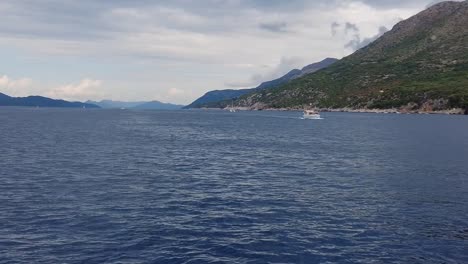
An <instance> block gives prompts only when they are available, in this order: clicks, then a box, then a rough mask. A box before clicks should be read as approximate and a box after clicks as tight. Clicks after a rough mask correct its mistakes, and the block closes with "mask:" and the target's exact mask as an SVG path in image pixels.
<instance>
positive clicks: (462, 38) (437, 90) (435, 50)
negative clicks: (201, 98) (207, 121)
mask: <svg viewBox="0 0 468 264" xmlns="http://www.w3.org/2000/svg"><path fill="white" fill-rule="evenodd" d="M467 25H468V2H467V1H464V2H443V3H439V4H436V5H434V6H432V7H430V8H428V9H426V10H424V11H422V12H421V13H419V14H417V15H415V16H413V17H411V18H409V19H407V20H405V21H402V22H400V23H398V24H397V25H395V26H394V27H393V29H392V30H391V31H389V32H387V33H385V34H384V35H383V36H382V37H380V38H379V39H377V40H376V41H374V42H373V43H371V44H370V45H368V46H367V47H364V48H362V49H361V50H358V51H357V52H355V53H354V54H352V55H350V56H348V57H346V58H344V59H342V60H340V61H338V62H336V63H334V64H333V65H331V66H330V67H328V68H325V69H322V70H320V71H318V72H315V73H313V74H309V75H306V76H303V77H300V78H297V79H295V80H292V81H290V82H288V83H286V84H283V85H281V86H279V87H278V88H275V89H270V90H264V91H256V92H254V93H251V94H249V95H245V96H243V97H241V98H240V99H239V100H238V101H237V102H236V105H241V106H248V107H253V108H302V107H304V106H306V105H312V106H315V107H320V108H366V109H375V108H377V109H378V108H381V109H384V108H399V109H402V110H405V111H437V110H445V109H451V108H460V109H467V108H468V26H467Z"/></svg>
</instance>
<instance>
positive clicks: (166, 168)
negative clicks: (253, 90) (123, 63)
mask: <svg viewBox="0 0 468 264" xmlns="http://www.w3.org/2000/svg"><path fill="white" fill-rule="evenodd" d="M323 116H324V119H323V120H301V119H300V113H295V112H238V113H228V112H223V111H122V110H83V109H74V110H73V109H24V108H0V263H2V264H3V263H468V117H466V116H442V115H395V114H387V115H384V114H357V113H324V114H323Z"/></svg>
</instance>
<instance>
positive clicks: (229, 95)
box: [185, 58, 338, 108]
mask: <svg viewBox="0 0 468 264" xmlns="http://www.w3.org/2000/svg"><path fill="white" fill-rule="evenodd" d="M336 61H338V60H337V59H333V58H326V59H324V60H322V61H320V62H317V63H313V64H310V65H307V66H305V67H304V68H302V70H299V69H294V70H291V71H290V72H288V73H287V74H286V75H284V76H282V77H280V78H278V79H275V80H272V81H267V82H264V83H262V84H260V85H259V86H257V87H256V88H250V89H240V90H232V89H229V90H215V91H210V92H208V93H206V94H205V95H203V96H202V97H200V98H198V99H197V100H195V101H194V102H193V103H191V104H190V105H188V106H186V107H185V108H201V107H214V108H216V107H225V106H226V105H228V104H229V103H230V101H231V100H233V99H237V98H238V97H240V96H243V95H246V94H249V93H252V92H255V91H259V90H264V89H269V88H273V87H276V86H278V85H281V84H284V83H286V82H289V81H290V80H293V79H296V78H299V77H301V76H304V75H307V74H309V73H313V72H315V71H318V70H320V69H323V68H326V67H328V66H330V65H331V64H333V63H335V62H336Z"/></svg>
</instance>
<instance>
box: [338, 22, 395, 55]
mask: <svg viewBox="0 0 468 264" xmlns="http://www.w3.org/2000/svg"><path fill="white" fill-rule="evenodd" d="M387 31H388V28H386V27H384V26H381V27H380V28H379V33H377V34H376V35H375V36H372V37H370V38H364V39H363V40H361V36H360V35H359V34H357V35H354V38H353V39H352V40H351V41H349V42H348V43H347V44H346V45H345V48H350V49H352V50H358V49H361V48H364V47H365V46H367V45H369V44H370V43H372V42H374V41H375V40H376V39H378V38H380V37H381V36H382V35H383V34H385V33H386V32H387Z"/></svg>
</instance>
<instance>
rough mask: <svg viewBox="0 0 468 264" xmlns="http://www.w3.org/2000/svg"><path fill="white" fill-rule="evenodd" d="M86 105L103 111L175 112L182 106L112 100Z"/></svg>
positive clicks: (92, 102)
mask: <svg viewBox="0 0 468 264" xmlns="http://www.w3.org/2000/svg"><path fill="white" fill-rule="evenodd" d="M86 103H90V104H95V105H98V106H100V107H102V108H105V109H120V108H125V109H140V110H145V109H146V110H151V109H152V110H177V109H181V108H182V107H183V106H182V105H176V104H169V103H162V102H159V101H149V102H122V101H112V100H102V101H99V102H96V101H87V102H86Z"/></svg>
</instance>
